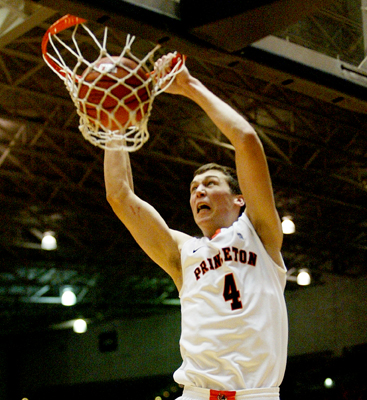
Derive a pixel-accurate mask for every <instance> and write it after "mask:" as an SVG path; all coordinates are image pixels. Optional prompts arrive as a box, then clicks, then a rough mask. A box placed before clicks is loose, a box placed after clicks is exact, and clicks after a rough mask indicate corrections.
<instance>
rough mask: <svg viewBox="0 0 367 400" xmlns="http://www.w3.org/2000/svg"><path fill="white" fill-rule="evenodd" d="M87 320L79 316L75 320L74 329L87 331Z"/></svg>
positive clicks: (76, 331)
mask: <svg viewBox="0 0 367 400" xmlns="http://www.w3.org/2000/svg"><path fill="white" fill-rule="evenodd" d="M87 328H88V326H87V321H86V320H85V319H83V318H78V319H76V320H75V321H74V324H73V331H74V332H75V333H84V332H86V331H87Z"/></svg>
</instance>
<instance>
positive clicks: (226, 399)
mask: <svg viewBox="0 0 367 400" xmlns="http://www.w3.org/2000/svg"><path fill="white" fill-rule="evenodd" d="M209 400H236V392H235V391H230V392H229V391H226V390H210V398H209Z"/></svg>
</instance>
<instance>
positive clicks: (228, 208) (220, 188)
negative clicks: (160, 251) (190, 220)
mask: <svg viewBox="0 0 367 400" xmlns="http://www.w3.org/2000/svg"><path fill="white" fill-rule="evenodd" d="M239 198H241V199H242V196H236V195H234V194H232V192H231V190H230V187H229V185H228V182H227V179H226V176H225V175H224V174H223V172H221V171H217V170H209V171H206V172H204V173H202V174H200V175H197V176H195V177H194V179H193V181H192V182H191V186H190V206H191V210H192V213H193V216H194V219H195V222H196V224H197V225H198V226H199V228H200V229H201V230H202V232H203V233H204V235H205V236H209V237H211V236H213V235H214V234H215V232H216V230H217V229H219V228H225V227H229V226H230V225H232V223H233V222H234V221H235V220H236V219H237V218H238V214H239V209H240V207H241V204H242V203H241V204H240V203H239V201H238V199H239ZM241 201H242V200H241Z"/></svg>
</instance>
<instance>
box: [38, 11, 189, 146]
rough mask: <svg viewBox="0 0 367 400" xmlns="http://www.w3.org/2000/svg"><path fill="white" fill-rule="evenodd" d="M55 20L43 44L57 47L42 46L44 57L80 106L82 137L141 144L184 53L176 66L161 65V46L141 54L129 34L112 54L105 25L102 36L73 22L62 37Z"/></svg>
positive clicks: (104, 143)
mask: <svg viewBox="0 0 367 400" xmlns="http://www.w3.org/2000/svg"><path fill="white" fill-rule="evenodd" d="M64 18H65V17H64ZM60 21H61V20H60ZM55 24H56V29H54V30H49V31H48V32H47V33H46V35H47V37H46V35H45V38H44V41H45V43H46V44H45V46H44V43H43V47H45V48H47V43H49V44H50V45H51V49H53V52H52V54H51V52H50V51H47V52H46V51H44V49H43V51H44V59H45V61H46V63H47V64H48V65H49V66H50V68H51V69H53V70H54V71H55V72H56V74H57V75H58V76H59V77H60V78H61V79H62V80H63V81H64V83H65V86H66V88H67V90H68V92H69V94H70V96H71V99H72V100H73V102H74V105H75V106H76V109H77V113H78V115H79V130H80V131H81V133H82V135H83V136H84V138H85V139H86V140H88V141H89V142H91V143H92V144H93V145H95V146H98V147H100V148H103V149H106V148H107V146H108V143H109V142H111V141H114V142H115V143H114V146H113V147H112V146H108V148H109V149H111V148H113V149H114V150H119V149H122V148H123V149H125V150H127V151H136V150H138V149H140V148H141V147H142V146H143V144H144V143H146V141H147V140H148V139H149V132H148V121H149V117H150V114H151V110H152V105H153V101H154V99H155V97H156V96H157V95H158V94H160V93H162V91H163V89H162V87H163V86H164V87H165V88H166V87H167V86H168V85H170V83H171V82H172V81H173V79H174V77H175V76H176V74H177V73H179V72H180V71H181V70H182V68H183V67H184V62H185V60H184V57H181V58H180V61H178V62H176V63H173V64H175V65H174V66H173V67H172V69H171V68H168V67H170V65H167V64H163V65H160V66H159V69H157V68H154V65H155V60H154V56H155V54H156V52H157V50H158V49H159V48H160V46H159V45H158V46H156V47H155V48H153V49H152V50H151V51H149V52H148V54H146V55H145V56H144V57H143V58H141V59H140V58H138V57H137V56H135V55H134V54H133V52H132V50H131V46H132V44H133V42H134V40H135V37H133V36H130V35H127V38H126V43H125V46H124V47H123V49H122V51H121V52H120V54H119V55H114V56H112V55H110V54H109V52H108V51H107V34H108V28H107V27H106V28H104V31H103V35H102V38H101V39H100V40H98V39H97V37H96V35H95V34H94V33H93V32H92V31H91V30H90V29H89V28H88V26H87V24H86V23H85V22H83V23H78V24H76V25H75V26H73V31H72V33H71V35H69V36H62V34H61V31H64V29H65V28H62V29H61V30H60V31H59V30H58V29H57V22H56V23H55ZM55 24H54V25H55ZM54 25H53V26H54ZM69 27H70V25H69ZM80 30H82V33H83V34H80ZM66 38H67V39H66ZM67 40H68V41H67ZM86 41H88V43H89V46H90V45H93V46H94V48H95V50H96V51H95V52H94V54H93V56H92V58H93V61H90V58H91V56H90V52H89V51H88V55H86V54H85V52H84V53H83V50H82V44H84V43H85V42H86ZM88 58H89V59H88ZM126 58H127V59H128V60H126ZM129 60H130V61H129ZM126 61H129V62H128V64H126ZM169 64H171V62H169ZM119 71H120V72H121V71H122V72H123V73H119ZM167 71H169V72H168V73H167Z"/></svg>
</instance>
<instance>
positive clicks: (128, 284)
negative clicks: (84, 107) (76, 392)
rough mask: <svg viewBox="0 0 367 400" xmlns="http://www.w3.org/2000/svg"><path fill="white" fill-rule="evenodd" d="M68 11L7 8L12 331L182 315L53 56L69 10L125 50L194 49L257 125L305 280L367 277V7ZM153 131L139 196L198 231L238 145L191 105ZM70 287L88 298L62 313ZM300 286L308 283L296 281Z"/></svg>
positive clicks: (5, 3) (2, 139) (83, 6)
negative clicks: (209, 185) (202, 196)
mask: <svg viewBox="0 0 367 400" xmlns="http://www.w3.org/2000/svg"><path fill="white" fill-rule="evenodd" d="M54 3H55V2H51V1H48V0H40V1H37V2H30V1H23V0H0V92H1V96H0V182H1V184H0V221H1V222H0V262H1V264H0V326H1V328H0V331H1V332H2V333H3V334H6V333H21V332H30V331H36V330H41V329H46V328H48V327H49V326H54V325H57V324H61V323H64V322H65V321H68V320H72V319H74V318H77V317H79V316H83V317H85V318H90V319H91V320H92V321H94V322H98V321H103V320H106V319H113V318H120V317H124V316H134V315H147V314H149V313H153V312H159V313H165V312H168V310H169V309H171V308H172V307H176V306H177V300H176V299H177V293H176V291H175V289H174V286H173V284H172V282H171V281H170V279H169V278H168V277H167V276H166V275H165V274H164V273H163V272H161V271H160V269H159V268H158V267H156V266H155V265H154V264H153V263H152V262H151V261H150V260H149V259H147V257H146V256H145V255H144V254H143V253H142V252H141V251H140V250H139V249H138V248H137V247H136V245H135V243H134V241H133V240H132V238H131V237H130V235H129V233H128V232H127V231H126V230H125V228H124V227H123V226H122V225H121V224H120V222H119V221H118V220H117V218H116V217H115V216H114V214H113V213H112V211H111V209H110V207H109V205H108V204H107V202H106V199H105V192H104V183H103V150H101V149H99V148H97V147H94V146H93V145H91V144H90V143H88V142H86V141H85V140H84V139H83V137H82V136H81V134H80V132H79V131H78V117H77V114H76V112H75V109H74V105H73V103H72V102H71V100H70V98H69V96H68V93H67V91H66V89H65V87H64V84H63V83H62V81H61V80H60V79H59V78H58V77H57V76H56V75H55V74H54V73H53V72H52V71H51V70H50V69H49V68H48V67H47V66H46V64H45V63H44V61H43V59H42V57H41V40H42V37H43V35H44V33H45V31H46V30H47V28H48V27H49V26H50V24H51V23H53V22H54V21H56V20H57V19H58V18H59V17H61V16H62V15H64V14H67V13H71V14H74V15H78V16H81V17H84V18H87V19H88V20H89V21H91V26H93V31H94V32H100V31H101V30H102V29H103V27H102V25H101V24H102V23H103V24H104V25H106V26H108V27H109V29H110V31H111V33H110V35H109V39H108V40H109V45H111V46H112V48H113V49H115V50H116V49H119V48H121V46H122V45H123V43H124V38H125V36H126V33H131V34H133V35H136V36H137V38H136V40H135V43H134V45H133V51H134V52H135V54H137V55H138V56H140V57H141V56H144V55H145V54H146V53H147V51H149V50H150V49H152V48H153V47H154V45H155V43H157V42H161V43H162V49H161V50H160V51H161V53H162V54H163V53H165V52H167V51H171V50H178V51H180V52H181V53H184V54H187V56H188V59H187V65H188V67H189V69H190V70H191V72H192V74H193V75H195V76H197V77H198V78H200V79H201V80H202V81H203V82H204V83H205V84H206V85H207V86H208V87H209V88H210V89H211V90H212V91H213V92H215V93H216V94H218V95H219V96H220V97H221V98H223V99H224V100H226V101H227V102H229V103H230V104H231V105H232V106H233V107H235V108H236V109H238V110H239V111H240V112H241V113H242V114H243V115H245V116H246V117H247V118H248V120H249V121H250V122H251V123H252V124H253V125H254V126H255V127H256V129H257V131H258V133H259V135H260V137H261V139H262V141H263V144H264V147H265V151H266V154H267V157H268V162H269V167H270V170H271V174H272V179H273V186H274V192H275V198H276V203H277V207H278V210H279V213H280V215H281V217H284V216H287V215H290V216H292V218H293V220H294V222H295V224H296V233H295V234H293V235H287V236H285V239H284V252H283V253H284V258H285V260H286V263H287V266H288V268H289V269H290V275H291V276H294V274H295V273H296V271H297V270H298V269H299V268H304V267H307V268H309V269H310V270H311V272H312V276H313V284H314V285H319V284H323V283H324V282H325V281H327V279H328V277H329V276H330V275H332V274H337V275H340V276H352V277H353V276H356V277H357V276H361V275H365V274H366V273H367V263H366V262H367V260H366V252H367V201H366V200H367V136H366V131H367V112H366V111H367V107H366V106H367V101H366V99H367V96H366V94H367V63H364V59H365V54H366V47H367V24H366V18H367V17H366V15H367V11H366V7H367V1H366V0H335V1H324V2H322V8H320V9H316V8H315V6H321V2H319V1H309V2H306V1H303V2H301V3H302V4H300V3H299V1H298V2H297V1H294V2H293V3H292V2H289V1H288V2H285V1H262V2H255V1H253V2H251V1H248V2H239V3H236V2H233V4H234V5H236V4H237V6H238V4H240V3H241V4H242V6H241V7H242V8H241V7H240V8H236V7H234V8H233V10H232V9H231V10H228V9H226V10H223V9H220V5H221V3H226V4H227V2H210V3H208V2H205V1H204V2H202V3H200V2H193V3H190V2H181V3H182V4H181V6H182V8H181V11H180V13H178V11H177V10H180V7H179V6H180V4H179V3H180V2H179V1H172V2H169V1H163V2H154V1H151V2H150V3H149V2H147V1H140V2H134V1H128V2H127V1H126V2H124V1H122V0H121V1H120V2H117V1H115V2H112V3H113V4H114V5H115V8H114V7H113V6H111V3H109V2H108V1H106V2H103V5H104V8H103V9H102V8H98V7H97V6H96V5H93V4H92V3H93V2H78V1H76V0H75V1H63V0H60V1H58V2H57V4H58V5H57V9H53V7H54V6H55V4H54ZM128 3H129V4H128ZM91 4H92V5H91ZM134 4H135V5H134ZM136 4H138V6H137V5H136ZM147 4H149V7H150V9H149V7H148V9H147V6H146V5H147ZM228 4H229V3H228ZM245 4H246V5H245ZM162 5H164V6H166V8H164V7H163V8H162ZM208 5H210V6H208ZM301 5H302V7H301ZM141 6H142V7H141ZM184 6H185V7H184ZM287 7H288V8H287ZM209 9H211V10H212V12H211V13H210V12H208V10H209ZM300 10H301V11H300ZM149 132H150V135H151V138H150V140H149V141H148V142H147V143H146V144H145V145H144V147H143V148H142V149H140V150H139V151H137V152H135V153H132V154H131V160H132V165H133V170H134V174H135V189H136V192H137V193H138V194H139V195H140V196H141V197H142V198H144V199H145V200H147V201H148V202H150V203H151V204H153V205H154V206H155V207H156V208H157V209H158V210H159V211H160V213H161V214H162V215H163V216H164V218H165V219H166V220H167V222H168V225H169V226H170V227H172V228H175V229H179V230H183V231H186V232H188V233H190V234H198V231H197V229H196V228H195V226H194V224H193V223H192V218H191V214H190V210H189V207H188V185H189V182H190V179H191V174H192V172H193V170H194V169H195V168H196V167H197V166H199V165H201V164H202V163H205V162H208V161H216V162H219V163H223V164H228V165H233V150H232V148H231V146H230V145H229V144H228V143H227V141H226V140H225V138H224V137H223V135H221V133H220V132H218V131H217V130H216V129H215V128H214V126H213V125H212V123H211V122H210V121H208V119H207V118H206V116H205V115H203V113H202V112H201V110H200V109H199V108H198V107H197V106H196V105H195V104H192V103H191V102H190V101H188V100H186V99H185V98H181V97H174V96H169V95H166V94H161V95H159V96H158V97H157V98H156V100H155V103H154V108H153V112H152V115H151V119H150V122H149ZM45 231H53V232H55V233H56V236H57V240H58V248H57V250H55V251H46V250H42V249H41V246H40V243H41V238H42V235H43V233H44V232H45ZM66 285H72V286H73V287H74V288H75V290H76V292H77V295H78V303H77V305H75V306H73V307H63V306H61V305H60V304H59V302H60V298H59V293H60V290H61V289H62V288H63V287H64V286H66ZM287 290H289V291H294V290H303V289H302V288H299V287H297V286H296V285H295V284H294V282H293V281H292V278H290V282H289V284H288V288H287ZM172 303H173V304H176V306H175V305H172ZM66 325H67V324H64V325H59V326H60V327H61V326H66Z"/></svg>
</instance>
